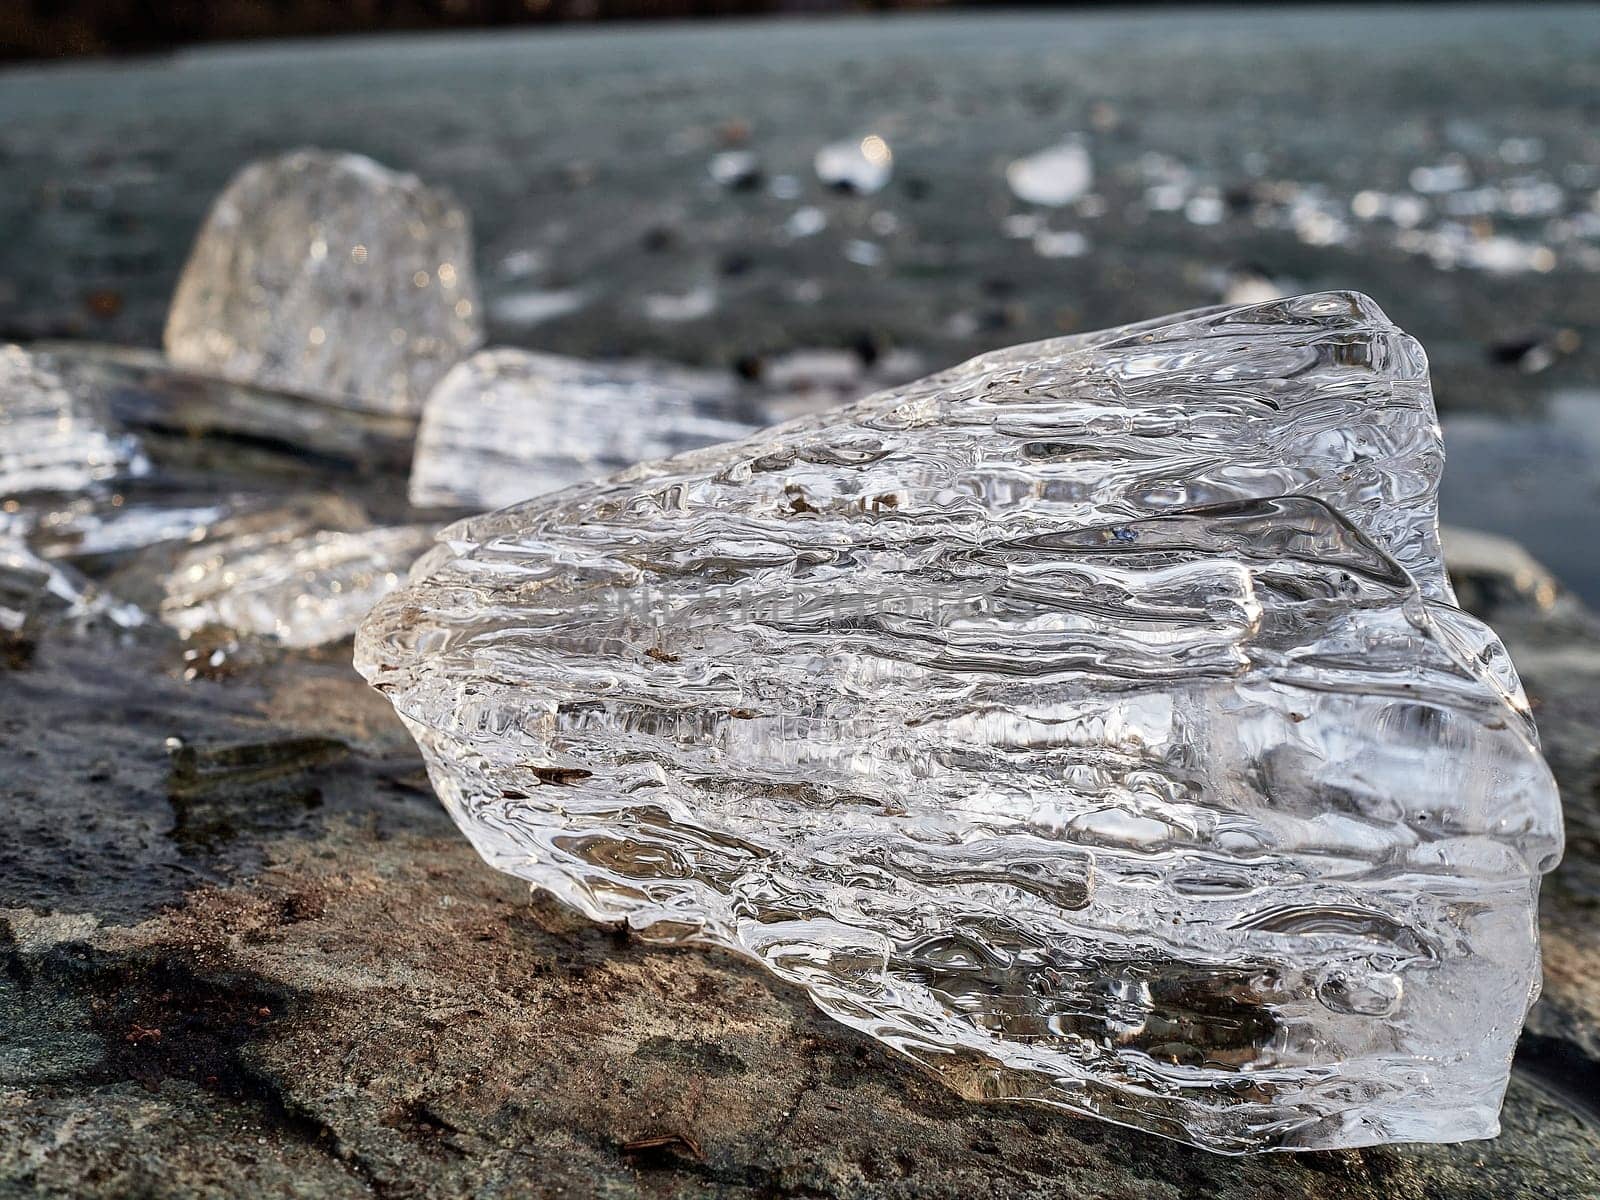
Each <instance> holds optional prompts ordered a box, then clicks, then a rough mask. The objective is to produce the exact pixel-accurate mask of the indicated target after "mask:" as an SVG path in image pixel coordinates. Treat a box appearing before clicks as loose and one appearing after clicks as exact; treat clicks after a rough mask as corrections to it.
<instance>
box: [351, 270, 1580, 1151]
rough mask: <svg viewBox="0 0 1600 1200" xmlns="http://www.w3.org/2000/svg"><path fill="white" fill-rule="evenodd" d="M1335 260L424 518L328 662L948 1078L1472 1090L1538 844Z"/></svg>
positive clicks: (1146, 1117)
mask: <svg viewBox="0 0 1600 1200" xmlns="http://www.w3.org/2000/svg"><path fill="white" fill-rule="evenodd" d="M1441 463H1442V455H1441V446H1440V439H1439V432H1438V427H1437V425H1436V423H1435V419H1434V411H1433V404H1432V399H1431V396H1430V393H1429V388H1428V381H1427V371H1426V363H1425V360H1424V357H1423V354H1422V351H1421V349H1420V348H1419V347H1418V346H1417V344H1416V343H1415V342H1414V341H1413V340H1412V339H1411V338H1409V337H1407V336H1406V335H1405V334H1403V333H1401V332H1400V331H1399V330H1397V329H1396V328H1395V327H1394V326H1393V325H1391V324H1390V323H1389V321H1388V320H1387V319H1386V318H1385V317H1384V315H1383V313H1382V312H1381V311H1379V309H1378V307H1377V306H1376V305H1375V304H1373V303H1372V302H1371V301H1370V300H1368V299H1366V298H1365V297H1363V296H1359V295H1353V294H1334V293H1328V294H1320V295H1312V296H1303V297H1300V298H1297V299H1290V300H1282V301H1275V302H1272V303H1266V304H1257V305H1253V306H1246V307H1231V308H1220V309H1210V310H1205V311H1200V312H1192V313H1185V314H1180V315H1178V316H1174V317H1168V318H1165V319H1161V320H1156V321H1151V322H1148V323H1145V324H1140V325H1133V326H1128V327H1125V328H1120V329H1112V330H1107V331H1105V332H1102V333H1094V334H1087V335H1084V336H1079V337H1070V338H1062V339H1057V340H1054V341H1047V342H1041V343H1037V344H1034V345H1029V346H1020V347H1016V348H1013V349H1009V350H1002V351H998V352H995V353H992V354H988V355H985V356H983V357H980V358H977V359H974V360H973V361H971V362H969V363H966V364H965V365H963V366H960V367H956V368H954V369H952V370H949V371H946V372H943V373H942V374H938V375H934V376H932V377H930V378H928V379H925V380H922V381H920V382H917V383H913V384H910V385H907V386H905V387H902V388H898V389H894V390H890V391H885V392H881V393H878V394H876V395H874V396H871V397H869V398H867V399H865V400H862V401H859V402H858V403H856V404H854V405H852V406H850V407H848V408H845V409H842V410H839V411H836V412H834V413H828V414H824V415H820V416H815V417H809V418H804V419H801V420H798V421H795V422H792V423H790V424H787V425H784V426H780V427H778V428H776V429H771V430H768V431H766V432H763V433H760V434H757V435H755V436H752V437H750V438H747V439H745V440H744V441H741V442H737V443H734V444H731V445H725V446H718V447H715V448H711V449H706V450H701V451H696V452H692V453H688V454H685V455H682V456H680V457H678V458H675V459H671V460H668V461H665V462H659V463H654V464H651V465H648V466H644V467H638V468H635V469H633V470H631V471H629V472H626V473H624V474H621V475H618V476H616V477H614V478H612V479H611V480H609V481H606V482H601V483H596V484H592V485H589V486H586V487H576V488H571V489H568V490H566V491H564V492H560V493H558V494H556V495H553V496H551V497H548V498H546V499H543V500H535V501H531V502H528V503H524V504H522V505H520V506H518V507H515V508H510V509H507V510H505V511H502V512H498V513H494V514H491V515H488V516H482V517H476V518H473V519H470V520H467V521H463V522H460V523H458V524H456V525H455V526H453V527H451V528H449V529H448V530H446V531H445V532H444V533H443V534H442V535H441V543H440V544H439V545H438V546H436V547H435V548H434V549H433V550H432V551H431V552H430V553H429V555H428V556H427V557H425V558H424V559H423V560H422V561H421V562H419V563H418V565H417V566H416V568H414V570H413V572H412V578H411V582H410V584H409V585H408V586H406V587H405V588H403V589H401V590H400V591H397V592H396V593H394V594H392V595H390V596H389V597H388V598H386V599H385V600H383V601H382V602H380V603H379V605H378V606H377V608H376V609H375V610H374V611H373V613H372V614H371V615H370V616H369V617H368V619H367V620H366V622H365V623H364V624H363V626H362V629H361V630H360V632H359V634H358V636H357V642H356V657H357V664H358V666H359V667H360V669H361V670H362V671H363V673H364V674H365V675H366V676H367V678H368V679H370V680H371V681H372V682H373V683H374V684H375V685H376V686H377V687H379V688H381V689H382V690H384V691H385V692H386V693H387V694H388V695H389V697H390V698H391V699H392V700H393V702H394V704H395V706H396V708H397V709H398V710H399V712H400V713H401V715H402V716H403V717H404V719H405V720H406V722H407V723H408V725H409V726H410V728H411V729H412V730H413V732H414V733H415V735H416V737H417V740H418V742H419V744H420V745H421V747H422V749H423V751H424V753H425V755H426V756H427V759H428V762H429V767H430V770H431V772H432V776H433V779H434V783H435V786H436V787H437V789H438V792H439V795H440V797H441V798H442V799H443V801H444V803H445V804H446V806H447V807H448V808H449V809H450V811H451V813H452V814H453V816H454V817H455V819H456V820H457V821H458V822H459V824H460V825H461V827H462V829H463V830H464V831H465V832H466V833H467V835H468V836H469V837H470V838H471V839H472V841H473V842H474V844H475V845H476V846H477V848H478V849H479V851H480V852H481V853H482V854H483V855H484V857H485V858H486V859H487V860H488V861H490V862H491V863H493V864H494V865H496V866H497V867H499V868H501V869H502V870H505V871H508V872H511V873H513V874H515V875H519V876H522V877H523V878H525V879H528V880H531V881H532V882H533V883H534V884H535V885H537V886H538V887H541V888H544V889H546V890H547V891H549V892H552V893H554V894H555V895H557V896H559V897H561V898H562V899H564V900H566V901H567V902H569V903H571V904H573V905H575V906H576V907H578V908H580V909H582V910H583V911H584V912H586V913H588V914H589V915H590V916H592V917H594V918H596V919H601V920H626V921H627V922H629V923H630V924H631V925H632V926H634V927H636V928H638V929H641V930H644V931H647V932H648V933H649V934H650V935H652V936H656V937H661V938H672V939H683V940H690V941H701V942H709V943H716V944H719V945H723V946H728V947H731V948H733V949H735V950H738V951H741V952H743V953H745V954H748V955H750V956H752V957H753V958H755V959H758V960H759V961H761V962H762V963H764V964H766V966H767V967H769V968H770V969H771V970H772V971H773V972H775V973H776V974H778V975H780V976H782V977H783V978H785V979H787V980H790V981H793V982H795V983H797V984H799V985H801V986H802V987H804V988H806V989H807V990H808V991H809V992H810V994H811V995H812V997H813V998H814V999H815V1000H816V1002H817V1003H818V1004H819V1005H820V1006H821V1007H822V1008H823V1009H824V1010H826V1011H827V1012H828V1013H830V1014H832V1015H833V1016H834V1017H836V1018H838V1019H839V1020H841V1021H844V1022H846V1023H847V1024H849V1025H852V1026H854V1027H855V1028H857V1029H860V1030H863V1031H865V1032H867V1033H869V1034H871V1035H872V1036H874V1037H877V1038H879V1039H881V1040H882V1041H884V1042H886V1043H888V1044H889V1045H890V1046H893V1047H894V1048H896V1049H897V1050H899V1051H901V1052H903V1053H905V1054H907V1055H909V1056H911V1057H912V1058H915V1059H917V1060H919V1061H920V1062H922V1063H924V1064H926V1065H927V1066H928V1067H930V1068H931V1069H933V1070H934V1071H936V1072H938V1073H939V1074H940V1075H941V1076H942V1077H943V1078H944V1079H945V1080H947V1081H948V1082H949V1083H950V1085H951V1086H953V1087H955V1088H957V1089H958V1090H960V1091H961V1092H962V1093H963V1094H965V1095H968V1096H971V1097H984V1098H1003V1099H1014V1100H1028V1101H1036V1102H1042V1103H1045V1104H1051V1105H1058V1106H1061V1107H1065V1108H1069V1109H1072V1110H1075V1111H1079V1112H1083V1113H1090V1114H1094V1115H1097V1116H1100V1117H1103V1118H1106V1119H1108V1120H1112V1121H1117V1122H1120V1123H1123V1124H1126V1125H1132V1126H1136V1127H1138V1128H1140V1129H1144V1130H1148V1131H1151V1132H1154V1133H1158V1134H1161V1135H1164V1136H1167V1137H1172V1138H1177V1139H1180V1140H1183V1141H1188V1142H1192V1143H1194V1144H1196V1145H1200V1146H1203V1147H1206V1148H1207V1149H1211V1150H1216V1151H1222V1152H1230V1153H1237V1152H1245V1151H1254V1150H1294V1149H1314V1148H1332V1147H1348V1146H1360V1145H1365V1144H1370V1143H1376V1142H1388V1141H1451V1140H1456V1139H1463V1138H1476V1137H1486V1136H1489V1135H1491V1134H1493V1133H1494V1132H1495V1131H1496V1129H1497V1122H1498V1113H1499V1107H1500V1101H1501V1097H1502V1092H1503V1090H1504V1088H1505V1085H1506V1079H1507V1072H1508V1069H1509V1064H1510V1058H1511V1052H1512V1046H1513V1044H1514V1042H1515V1040H1516V1037H1517V1032H1518V1029H1519V1027H1520V1025H1521V1022H1522V1019H1523V1017H1524V1014H1525V1012H1526V1010H1527V1007H1528V1004H1529V1002H1530V999H1531V997H1532V996H1533V995H1534V994H1535V992H1536V990H1537V987H1538V981H1539V956H1538V941H1537V926H1536V920H1535V901H1536V897H1537V892H1538V885H1539V878H1540V875H1541V874H1542V873H1543V872H1545V871H1547V870H1549V869H1550V867H1551V866H1552V865H1553V864H1554V863H1555V861H1556V859H1557V857H1558V856H1559V853H1560V849H1561V817H1560V808H1559V805H1558V802H1557V797H1556V793H1555V788H1554V786H1553V783H1552V780H1551V776H1550V772H1549V770H1548V769H1547V767H1546V766H1545V763H1544V762H1543V760H1542V759H1541V757H1540V754H1539V751H1538V748H1537V742H1536V736H1535V733H1534V728H1533V724H1532V722H1531V720H1530V718H1529V713H1528V709H1527V706H1526V704H1525V702H1524V700H1523V696H1522V692H1521V689H1520V687H1519V685H1518V682H1517V679H1516V675H1515V673H1514V672H1513V670H1512V668H1511V666H1510V664H1509V662H1508V661H1507V658H1506V655H1505V651H1504V649H1503V647H1502V646H1501V645H1500V643H1499V642H1498V641H1497V639H1496V638H1495V636H1494V634H1493V633H1492V632H1491V631H1490V630H1489V629H1487V628H1486V627H1485V626H1483V625H1482V624H1480V623H1479V622H1477V621H1476V620H1474V619H1473V618H1471V617H1469V616H1468V615H1466V614H1465V613H1463V612H1461V611H1460V610H1459V609H1458V608H1457V607H1456V606H1455V604H1454V599H1453V596H1452V594H1451V591H1450V585H1449V582H1448V580H1447V579H1446V576H1445V574H1444V571H1443V569H1442V566H1441V563H1440V556H1439V547H1438V539H1437V533H1436V521H1435V512H1434V507H1435V499H1434V498H1435V490H1436V485H1437V482H1438V476H1439V472H1440V468H1441Z"/></svg>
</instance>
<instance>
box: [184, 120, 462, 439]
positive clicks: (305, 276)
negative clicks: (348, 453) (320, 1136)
mask: <svg viewBox="0 0 1600 1200" xmlns="http://www.w3.org/2000/svg"><path fill="white" fill-rule="evenodd" d="M482 341H483V315H482V309H481V305H480V304H479V301H478V291H477V284H476V282H475V276H474V274H473V267H472V234H471V229H470V226H469V223H468V220H467V215H466V211H465V210H464V209H463V208H461V206H460V205H458V204H457V203H456V202H455V201H454V200H452V199H451V198H450V197H449V196H447V195H445V194H443V193H442V192H439V191H436V190H434V189H433V188H430V187H427V186H426V185H424V184H423V183H422V182H421V180H419V179H417V177H416V176H414V175H404V174H400V173H398V172H395V171H390V170H388V169H387V168H385V167H382V166H380V165H379V164H377V163H375V162H373V161H372V160H371V159H369V158H363V157H361V156H359V155H355V154H333V153H328V152H326V151H319V150H302V151H297V152H295V153H293V154H286V155H283V156H282V157H279V158H273V159H267V160H264V161H262V162H257V163H252V164H251V165H250V166H248V167H246V168H245V169H244V170H243V171H241V172H239V174H238V175H237V176H235V177H234V179H233V181H232V182H231V183H229V184H228V186H227V188H226V189H225V190H224V191H223V193H222V195H221V196H219V197H218V198H217V201H216V203H215V204H214V205H213V206H212V209H211V213H210V215H209V216H208V217H207V218H206V222H205V225H204V226H203V227H202V228H201V230H200V235H199V237H198V238H197V239H196V241H195V245H194V249H193V250H192V251H191V252H190V255H189V261H188V263H187V265H186V266H185V267H184V269H183V275H182V277H181V278H180V279H179V280H178V288H177V291H176V292H175V293H174V295H173V298H172V307H171V309H170V311H169V312H168V314H167V328H166V338H165V342H166V349H167V354H168V356H169V357H170V358H171V359H172V361H173V362H174V363H177V364H178V365H179V366H182V367H187V368H190V369H193V370H197V371H207V372H212V373H214V374H217V375H221V376H224V377H226V378H229V379H235V380H240V381H243V382H246V383H259V384H265V385H267V386H270V387H278V388H289V389H292V390H296V391H303V392H310V393H312V394H315V395H320V396H335V397H346V398H354V399H356V400H358V401H361V402H364V403H365V404H367V405H368V406H370V407H373V408H378V409H384V410H389V411H395V412H412V413H414V412H416V411H417V410H418V409H420V408H421V407H422V401H423V398H424V397H425V396H426V395H427V394H428V391H429V389H431V388H432V387H433V385H434V384H435V383H436V382H437V381H438V379H439V378H440V376H442V375H443V374H444V373H445V371H447V370H448V369H449V368H450V366H451V364H453V363H454V362H455V361H456V360H457V359H459V358H460V357H461V356H462V355H463V354H466V353H468V352H469V351H471V350H472V349H473V348H475V347H476V346H477V345H478V344H479V343H480V342H482Z"/></svg>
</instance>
